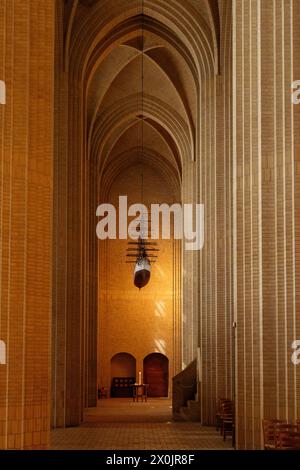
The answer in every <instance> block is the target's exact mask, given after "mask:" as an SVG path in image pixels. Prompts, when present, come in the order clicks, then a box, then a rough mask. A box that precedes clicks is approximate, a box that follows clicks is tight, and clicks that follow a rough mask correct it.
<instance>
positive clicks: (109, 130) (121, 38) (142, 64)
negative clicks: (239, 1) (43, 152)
mask: <svg viewBox="0 0 300 470" xmlns="http://www.w3.org/2000/svg"><path fill="white" fill-rule="evenodd" d="M219 36H220V34H219V4H218V1H217V0H186V1H185V2H182V1H177V0H170V1H169V0H168V1H163V0H145V1H144V2H142V0H139V1H137V0H115V1H114V2H111V1H110V0H109V1H99V0H80V1H78V0H74V1H73V0H72V1H67V0H66V2H65V60H66V63H68V66H69V72H70V79H71V80H74V81H78V82H79V83H82V84H83V87H82V90H83V93H84V103H85V109H84V116H85V119H84V129H85V138H86V148H87V157H88V158H94V159H96V160H97V162H98V168H99V177H100V178H101V176H102V175H105V173H106V171H107V169H108V168H109V167H112V166H113V167H117V166H118V165H116V162H117V161H119V162H120V164H121V162H122V161H123V162H124V161H126V162H128V164H130V163H132V162H133V161H136V160H137V159H139V158H145V159H148V161H149V162H151V161H152V162H155V165H157V166H161V168H162V169H163V168H167V167H169V170H170V171H171V172H173V174H174V177H176V178H177V179H178V181H180V178H181V173H182V164H183V162H184V161H185V159H194V158H195V145H196V136H195V129H196V128H197V125H198V113H199V110H198V106H199V93H200V82H201V80H202V79H203V78H207V77H209V76H211V75H212V74H214V73H217V72H218V66H219ZM142 75H143V77H144V80H142ZM142 149H143V152H142ZM142 153H143V157H142V156H141V154H142Z"/></svg>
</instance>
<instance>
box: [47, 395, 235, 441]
mask: <svg viewBox="0 0 300 470" xmlns="http://www.w3.org/2000/svg"><path fill="white" fill-rule="evenodd" d="M51 448H52V449H90V450H93V449H95V450H96V449H103V450H126V449H130V450H142V449H145V450H148V449H149V450H157V449H158V450H159V449H164V450H172V449H175V450H200V449H230V448H231V441H230V439H228V440H227V441H226V442H225V443H224V442H223V440H222V438H221V437H220V436H219V434H218V433H216V430H215V429H214V428H210V427H204V426H201V425H200V424H199V423H187V422H174V421H172V415H171V402H170V401H169V400H167V399H149V400H148V402H147V403H133V402H132V401H131V400H130V399H126V398H123V399H107V400H105V399H104V400H101V401H100V402H99V405H98V407H97V408H91V409H88V410H87V412H86V414H85V422H84V424H82V425H81V426H80V427H78V428H67V429H56V430H54V431H52V435H51Z"/></svg>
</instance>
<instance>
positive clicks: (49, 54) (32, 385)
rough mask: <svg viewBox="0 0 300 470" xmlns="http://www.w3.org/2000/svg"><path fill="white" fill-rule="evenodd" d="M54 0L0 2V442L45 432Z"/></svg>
mask: <svg viewBox="0 0 300 470" xmlns="http://www.w3.org/2000/svg"><path fill="white" fill-rule="evenodd" d="M53 30H54V16H53V2H52V1H50V0H47V1H43V2H37V1H34V0H30V1H26V2H23V1H21V0H14V1H10V0H3V1H1V2H0V44H1V46H0V78H1V79H3V80H5V83H6V90H7V96H6V104H5V105H1V107H0V132H1V138H0V155H1V165H0V181H1V185H0V186H1V197H0V214H1V224H0V230H1V235H0V240H1V242H0V245H1V263H0V279H1V283H0V298H1V310H0V339H1V340H3V341H5V343H6V348H7V364H6V365H0V448H1V449H20V448H23V449H31V448H44V447H46V446H47V443H48V438H49V427H50V426H49V419H50V416H49V409H50V395H49V387H50V363H49V359H50V355H49V353H50V341H49V339H50V328H51V319H50V308H51V264H52V253H51V236H52V153H53V148H52V139H53V57H54V50H53V45H54V37H53Z"/></svg>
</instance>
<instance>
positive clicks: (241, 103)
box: [233, 0, 300, 449]
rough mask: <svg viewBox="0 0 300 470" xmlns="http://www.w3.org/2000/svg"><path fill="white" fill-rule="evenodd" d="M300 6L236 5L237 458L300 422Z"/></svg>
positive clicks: (243, 1) (239, 0)
mask: <svg viewBox="0 0 300 470" xmlns="http://www.w3.org/2000/svg"><path fill="white" fill-rule="evenodd" d="M299 20H300V8H299V2H298V1H297V0H295V1H293V0H285V1H284V2H281V1H276V0H236V1H234V2H233V31H234V34H233V48H234V53H233V60H234V109H233V118H234V152H233V162H234V183H235V186H234V213H235V225H234V256H235V280H234V286H235V296H234V306H235V320H236V322H237V329H236V349H235V350H236V355H235V370H236V403H237V408H236V411H237V413H236V414H237V416H236V420H237V445H238V448H247V449H251V448H260V447H261V445H262V426H261V420H262V419H263V418H283V419H288V420H293V419H295V418H296V417H297V413H298V418H299V396H300V392H299V383H300V382H299V379H300V369H299V366H298V367H296V366H295V365H293V363H292V360H291V357H292V352H293V350H292V348H291V345H292V343H293V341H294V340H295V339H298V338H299V337H300V330H299V326H300V325H299V297H297V296H298V294H297V291H298V290H299V288H298V284H299V282H297V280H299V251H300V247H299V220H300V219H299V216H297V212H298V213H299V196H298V195H297V189H298V187H299V168H298V166H299V163H298V161H299V108H298V107H297V106H294V105H293V104H292V99H291V98H292V86H291V85H292V82H293V81H294V80H296V79H299V78H300V75H299V69H298V70H297V69H296V64H297V63H299V33H300V21H299Z"/></svg>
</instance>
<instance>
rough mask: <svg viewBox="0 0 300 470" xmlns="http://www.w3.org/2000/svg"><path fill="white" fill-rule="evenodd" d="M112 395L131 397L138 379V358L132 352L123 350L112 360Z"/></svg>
mask: <svg viewBox="0 0 300 470" xmlns="http://www.w3.org/2000/svg"><path fill="white" fill-rule="evenodd" d="M110 370H111V397H116V398H117V397H131V396H132V384H133V383H134V382H135V380H136V360H135V357H134V356H132V354H129V353H126V352H121V353H118V354H115V355H114V356H113V357H112V358H111V361H110Z"/></svg>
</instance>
